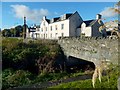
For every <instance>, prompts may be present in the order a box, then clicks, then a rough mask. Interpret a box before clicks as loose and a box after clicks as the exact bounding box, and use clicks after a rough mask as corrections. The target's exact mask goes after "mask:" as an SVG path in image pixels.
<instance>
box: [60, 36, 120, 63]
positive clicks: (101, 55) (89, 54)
mask: <svg viewBox="0 0 120 90" xmlns="http://www.w3.org/2000/svg"><path fill="white" fill-rule="evenodd" d="M58 43H59V44H60V46H61V48H62V50H63V51H64V54H65V55H66V56H67V57H69V56H72V57H75V58H79V59H83V60H87V61H90V62H93V63H94V64H95V65H96V64H98V63H99V61H101V60H106V61H110V62H112V63H113V64H118V51H119V50H118V46H119V45H118V44H119V43H118V38H116V37H111V38H110V37H107V38H101V37H98V38H95V37H77V38H76V37H69V38H68V37H64V38H59V40H58Z"/></svg>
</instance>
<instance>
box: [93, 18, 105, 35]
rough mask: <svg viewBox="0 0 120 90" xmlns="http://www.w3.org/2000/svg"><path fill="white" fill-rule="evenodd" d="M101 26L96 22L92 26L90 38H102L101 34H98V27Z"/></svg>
mask: <svg viewBox="0 0 120 90" xmlns="http://www.w3.org/2000/svg"><path fill="white" fill-rule="evenodd" d="M101 25H103V23H102V22H101V23H100V24H99V23H98V20H97V21H96V22H95V23H94V25H92V37H98V36H102V34H101V33H100V32H99V27H100V26H101Z"/></svg>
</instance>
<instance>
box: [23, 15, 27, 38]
mask: <svg viewBox="0 0 120 90" xmlns="http://www.w3.org/2000/svg"><path fill="white" fill-rule="evenodd" d="M26 28H27V24H26V17H25V16H24V25H23V39H26Z"/></svg>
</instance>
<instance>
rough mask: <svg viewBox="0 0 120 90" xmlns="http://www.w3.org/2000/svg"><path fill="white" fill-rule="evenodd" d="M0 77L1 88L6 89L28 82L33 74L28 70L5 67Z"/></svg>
mask: <svg viewBox="0 0 120 90" xmlns="http://www.w3.org/2000/svg"><path fill="white" fill-rule="evenodd" d="M2 78H3V80H2V83H3V85H2V89H8V88H12V87H17V86H22V85H27V84H30V83H31V79H32V78H33V75H32V74H31V73H30V72H28V71H23V70H18V71H13V70H12V69H6V70H4V71H3V73H2Z"/></svg>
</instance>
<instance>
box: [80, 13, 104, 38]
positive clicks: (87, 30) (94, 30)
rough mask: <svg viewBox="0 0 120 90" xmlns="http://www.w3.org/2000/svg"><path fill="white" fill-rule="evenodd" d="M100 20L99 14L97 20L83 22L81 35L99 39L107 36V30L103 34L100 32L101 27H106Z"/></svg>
mask: <svg viewBox="0 0 120 90" xmlns="http://www.w3.org/2000/svg"><path fill="white" fill-rule="evenodd" d="M100 19H101V15H100V14H97V15H96V19H93V20H87V21H83V23H82V25H81V34H84V35H85V36H87V37H98V36H102V35H106V30H105V29H104V30H103V31H102V33H101V32H100V31H99V28H100V26H103V25H104V23H103V22H102V21H101V20H100Z"/></svg>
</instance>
